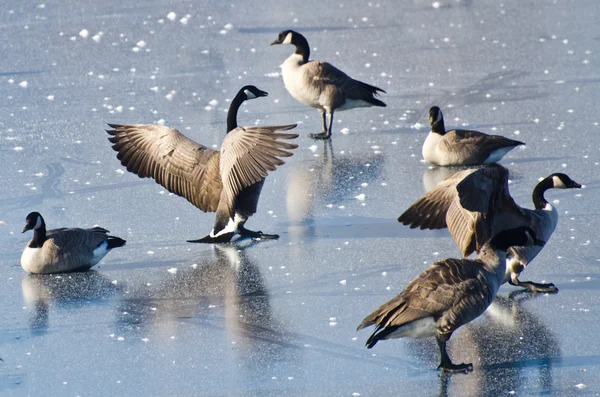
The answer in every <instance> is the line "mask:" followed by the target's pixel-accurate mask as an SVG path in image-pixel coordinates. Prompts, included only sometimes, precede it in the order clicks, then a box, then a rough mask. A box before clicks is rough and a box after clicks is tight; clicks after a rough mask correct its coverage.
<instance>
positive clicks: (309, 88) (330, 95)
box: [271, 30, 386, 139]
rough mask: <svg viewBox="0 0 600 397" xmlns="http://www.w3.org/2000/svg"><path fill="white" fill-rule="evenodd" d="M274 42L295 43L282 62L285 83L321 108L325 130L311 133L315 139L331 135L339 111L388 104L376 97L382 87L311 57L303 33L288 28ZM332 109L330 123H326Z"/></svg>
mask: <svg viewBox="0 0 600 397" xmlns="http://www.w3.org/2000/svg"><path fill="white" fill-rule="evenodd" d="M275 44H292V45H294V46H295V47H296V51H295V52H294V54H292V55H291V56H290V57H289V58H287V59H286V60H285V62H284V63H283V65H282V70H281V71H282V75H283V83H284V85H285V88H286V89H287V91H288V92H289V93H290V95H291V96H292V97H293V98H294V99H296V100H297V101H298V102H300V103H302V104H304V105H306V106H310V107H312V108H315V109H317V110H319V112H321V119H322V122H323V132H322V133H320V134H312V135H311V136H312V137H313V138H316V139H329V138H330V137H331V127H332V124H333V114H334V113H335V112H336V111H341V110H348V109H354V108H359V107H370V106H382V107H385V106H386V104H385V103H383V102H382V101H380V100H379V99H377V98H375V96H376V95H377V94H378V93H379V92H384V93H385V91H384V90H382V89H381V88H378V87H375V86H372V85H370V84H366V83H363V82H361V81H358V80H354V79H353V78H351V77H350V76H348V75H347V74H346V73H344V72H342V71H341V70H339V69H337V68H336V67H335V66H333V65H331V64H330V63H327V62H321V61H311V60H309V55H310V47H309V46H308V41H307V40H306V38H305V37H304V36H302V35H301V34H300V33H298V32H295V31H293V30H285V31H283V32H281V33H280V34H279V37H278V39H277V40H275V41H273V42H272V43H271V45H275ZM327 113H329V124H328V123H327Z"/></svg>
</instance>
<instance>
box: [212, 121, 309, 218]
mask: <svg viewBox="0 0 600 397" xmlns="http://www.w3.org/2000/svg"><path fill="white" fill-rule="evenodd" d="M295 127H296V124H292V125H285V126H273V127H238V128H236V129H234V130H232V131H230V132H229V133H228V134H227V136H226V137H225V139H224V140H223V144H222V146H221V178H222V183H223V194H222V197H221V206H222V207H220V209H219V212H220V211H221V208H225V209H226V210H227V211H228V212H229V216H230V217H233V216H234V205H235V198H236V196H237V195H238V193H239V192H240V191H241V190H242V189H243V188H245V187H248V186H251V185H253V184H255V183H257V182H259V181H261V180H262V179H263V178H265V177H266V176H267V174H268V173H269V172H270V171H275V168H276V167H277V166H279V165H282V164H284V161H283V160H282V159H281V158H282V157H290V156H291V155H292V152H290V151H289V150H292V149H295V148H297V147H298V145H296V144H293V143H288V142H283V141H282V140H287V139H295V138H297V137H298V134H284V133H277V131H286V130H291V129H292V128H295Z"/></svg>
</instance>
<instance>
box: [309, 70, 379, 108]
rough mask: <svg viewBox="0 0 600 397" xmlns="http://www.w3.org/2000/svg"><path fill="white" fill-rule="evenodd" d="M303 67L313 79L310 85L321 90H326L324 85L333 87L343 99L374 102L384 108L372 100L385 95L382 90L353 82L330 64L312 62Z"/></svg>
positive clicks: (356, 81)
mask: <svg viewBox="0 0 600 397" xmlns="http://www.w3.org/2000/svg"><path fill="white" fill-rule="evenodd" d="M304 67H305V68H307V71H308V73H307V75H308V76H312V78H313V80H312V84H315V85H317V86H319V87H320V88H321V89H327V88H326V87H325V86H324V85H328V84H329V85H333V86H335V87H336V89H337V90H340V91H341V92H342V93H343V95H344V97H345V98H349V99H362V100H365V101H368V102H371V101H374V102H376V103H377V104H380V106H385V104H384V103H383V102H381V101H379V100H378V99H375V98H373V97H374V96H375V95H377V94H378V93H379V92H384V93H385V91H384V90H382V89H381V88H379V87H375V86H373V85H370V84H367V83H363V82H362V81H358V80H354V79H353V78H352V77H350V76H348V75H347V74H346V73H344V72H342V71H341V70H339V69H338V68H336V67H335V66H333V65H332V64H330V63H327V62H320V61H312V62H308V63H306V64H305V65H304ZM374 104H375V103H374Z"/></svg>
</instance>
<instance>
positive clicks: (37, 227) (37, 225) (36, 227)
mask: <svg viewBox="0 0 600 397" xmlns="http://www.w3.org/2000/svg"><path fill="white" fill-rule="evenodd" d="M40 227H42V218H41V217H39V216H38V217H37V221H36V222H35V226H34V229H39V228H40Z"/></svg>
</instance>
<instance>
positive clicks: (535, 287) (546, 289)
mask: <svg viewBox="0 0 600 397" xmlns="http://www.w3.org/2000/svg"><path fill="white" fill-rule="evenodd" d="M509 284H511V285H514V286H515V287H521V288H525V289H526V290H528V291H531V292H540V293H548V294H556V293H557V292H558V288H556V286H555V285H554V284H552V283H548V284H545V283H534V282H533V281H520V280H519V279H518V278H516V277H515V279H514V280H513V279H512V278H511V279H510V281H509Z"/></svg>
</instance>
